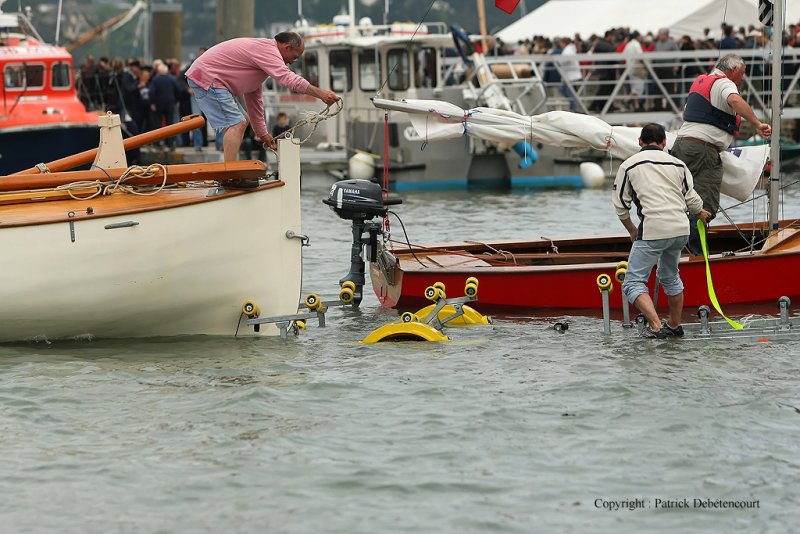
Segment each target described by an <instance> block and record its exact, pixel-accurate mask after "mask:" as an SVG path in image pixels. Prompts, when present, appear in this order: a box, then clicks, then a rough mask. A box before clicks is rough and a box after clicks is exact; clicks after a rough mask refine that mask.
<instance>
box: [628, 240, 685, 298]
mask: <svg viewBox="0 0 800 534" xmlns="http://www.w3.org/2000/svg"><path fill="white" fill-rule="evenodd" d="M688 240H689V236H686V235H682V236H678V237H671V238H668V239H648V240H644V239H637V240H636V241H634V242H633V246H632V247H631V253H630V256H629V257H628V271H627V272H626V273H625V281H624V282H623V283H622V292H623V293H625V296H626V297H627V298H628V301H629V302H635V301H636V299H637V298H639V295H641V294H643V293H647V292H648V290H647V279H648V278H650V272H651V271H652V270H653V267H655V266H656V265H658V269H656V276H657V277H658V281H659V282H661V285H662V287H663V288H664V293H666V294H667V295H668V296H674V295H678V294H680V293H681V292H682V291H683V281H682V280H681V277H680V275H679V274H678V262H679V261H680V258H681V250H683V247H685V246H686V242H687V241H688Z"/></svg>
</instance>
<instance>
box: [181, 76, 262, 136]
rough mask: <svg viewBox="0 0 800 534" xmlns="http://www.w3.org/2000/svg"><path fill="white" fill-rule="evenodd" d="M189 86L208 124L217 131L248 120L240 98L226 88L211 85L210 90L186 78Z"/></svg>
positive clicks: (219, 131)
mask: <svg viewBox="0 0 800 534" xmlns="http://www.w3.org/2000/svg"><path fill="white" fill-rule="evenodd" d="M186 83H188V84H189V88H191V90H192V98H193V99H194V101H195V102H196V103H197V107H199V108H200V111H202V112H203V113H204V114H205V116H206V119H207V120H208V124H210V125H211V127H212V128H214V131H215V132H216V133H221V132H224V131H225V130H226V129H228V128H230V127H231V126H234V125H236V124H239V123H240V122H242V121H244V120H246V119H245V117H246V116H247V113H246V112H245V110H244V108H243V107H242V105H241V104H240V103H239V101H238V100H236V98H235V97H234V96H233V95H232V94H231V92H230V91H228V90H227V89H225V88H219V87H209V88H208V91H206V90H205V89H203V88H202V87H200V86H199V85H197V84H196V83H194V82H193V81H192V80H190V79H188V78H187V79H186Z"/></svg>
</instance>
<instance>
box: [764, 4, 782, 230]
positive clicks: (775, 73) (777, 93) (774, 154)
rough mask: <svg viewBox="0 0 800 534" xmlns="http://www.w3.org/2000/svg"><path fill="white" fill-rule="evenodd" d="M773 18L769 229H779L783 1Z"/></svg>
mask: <svg viewBox="0 0 800 534" xmlns="http://www.w3.org/2000/svg"><path fill="white" fill-rule="evenodd" d="M773 9H774V12H773V17H772V110H771V112H772V137H771V138H770V161H771V168H770V173H769V191H768V197H767V201H768V205H769V227H770V231H776V230H777V229H778V217H779V210H778V208H779V207H780V206H779V204H778V202H779V194H780V189H781V157H780V156H781V146H780V145H781V115H780V113H781V58H782V53H783V0H776V1H775V2H773Z"/></svg>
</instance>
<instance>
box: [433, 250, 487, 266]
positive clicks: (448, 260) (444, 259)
mask: <svg viewBox="0 0 800 534" xmlns="http://www.w3.org/2000/svg"><path fill="white" fill-rule="evenodd" d="M465 254H468V253H465ZM425 258H426V259H428V260H429V261H431V262H433V263H435V264H436V265H438V266H439V267H470V268H472V267H491V264H489V263H486V262H485V261H483V260H482V259H480V258H476V257H474V256H470V255H460V254H431V255H429V256H425Z"/></svg>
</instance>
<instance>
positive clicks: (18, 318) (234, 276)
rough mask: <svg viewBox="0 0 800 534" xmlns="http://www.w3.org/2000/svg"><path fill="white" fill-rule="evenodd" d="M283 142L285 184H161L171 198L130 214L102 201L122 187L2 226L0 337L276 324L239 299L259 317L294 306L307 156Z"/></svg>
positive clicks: (234, 329)
mask: <svg viewBox="0 0 800 534" xmlns="http://www.w3.org/2000/svg"><path fill="white" fill-rule="evenodd" d="M282 145H284V146H286V145H288V149H289V150H293V151H294V152H295V153H294V154H288V153H286V152H282V160H281V169H280V172H281V177H282V178H283V179H284V180H285V181H284V182H283V183H281V182H276V183H274V184H271V185H268V186H262V187H261V188H260V189H256V190H252V191H236V192H231V191H228V192H222V190H221V189H219V188H216V187H212V188H200V189H190V188H187V189H183V190H180V189H179V190H171V191H163V192H161V193H159V195H165V196H173V197H174V198H172V199H171V200H170V199H166V200H164V205H165V206H169V207H163V208H161V209H159V208H153V207H152V206H150V207H148V208H142V209H136V210H133V211H132V212H130V211H129V212H128V213H123V214H114V211H113V210H111V209H109V208H108V206H106V205H105V204H104V203H108V202H114V201H116V202H119V199H115V198H114V197H117V196H118V195H119V194H117V195H111V196H109V197H98V198H96V199H92V200H91V201H87V202H84V203H83V204H82V205H83V206H84V208H83V209H84V211H83V212H78V211H76V210H73V211H72V212H71V213H73V214H74V216H73V217H71V218H70V220H66V219H65V220H62V221H58V222H51V223H49V224H30V223H24V221H23V223H20V224H19V225H17V226H11V227H0V250H3V256H4V261H3V275H4V279H5V280H6V281H7V283H6V284H4V289H3V298H2V299H0V342H8V341H18V340H26V339H48V340H52V339H60V338H75V337H97V338H126V337H151V336H176V335H189V334H207V335H226V336H231V335H240V336H242V335H274V334H277V333H278V330H277V328H276V327H275V326H274V325H272V324H265V325H262V326H261V328H260V331H259V332H255V331H254V329H253V327H251V326H247V324H246V318H245V317H243V316H242V305H243V303H244V302H245V301H252V302H254V303H256V304H257V306H258V307H259V308H260V310H261V317H266V316H277V315H287V314H293V313H296V312H297V309H298V302H299V298H300V287H301V272H302V269H301V252H300V250H301V241H300V240H299V239H290V238H288V237H287V235H286V233H287V231H292V232H294V234H300V233H301V228H300V201H299V159H298V156H297V153H296V152H297V148H296V147H293V146H291V144H290V143H287V142H284V143H282ZM293 160H294V163H292V161H293ZM292 165H293V166H294V169H291V171H292V172H285V171H287V169H289V167H290V166H292ZM181 195H195V196H197V195H200V196H201V197H203V198H202V199H201V200H199V201H188V200H185V199H181V198H180V197H181ZM207 195H210V196H207ZM217 197H218V198H217ZM133 198H135V199H138V200H137V201H138V202H146V201H145V200H142V199H141V197H133ZM132 201H133V200H131V202H132ZM68 202H71V203H72V204H67V203H68ZM74 203H75V201H57V202H52V203H49V206H48V209H51V208H52V206H58V205H59V204H63V205H64V206H65V207H67V206H71V205H73V204H74ZM34 207H36V206H34ZM89 207H91V208H92V210H91V213H89V210H88V208H89ZM10 208H13V206H9V207H7V208H5V209H10ZM16 209H20V208H16ZM104 214H108V216H104Z"/></svg>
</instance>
